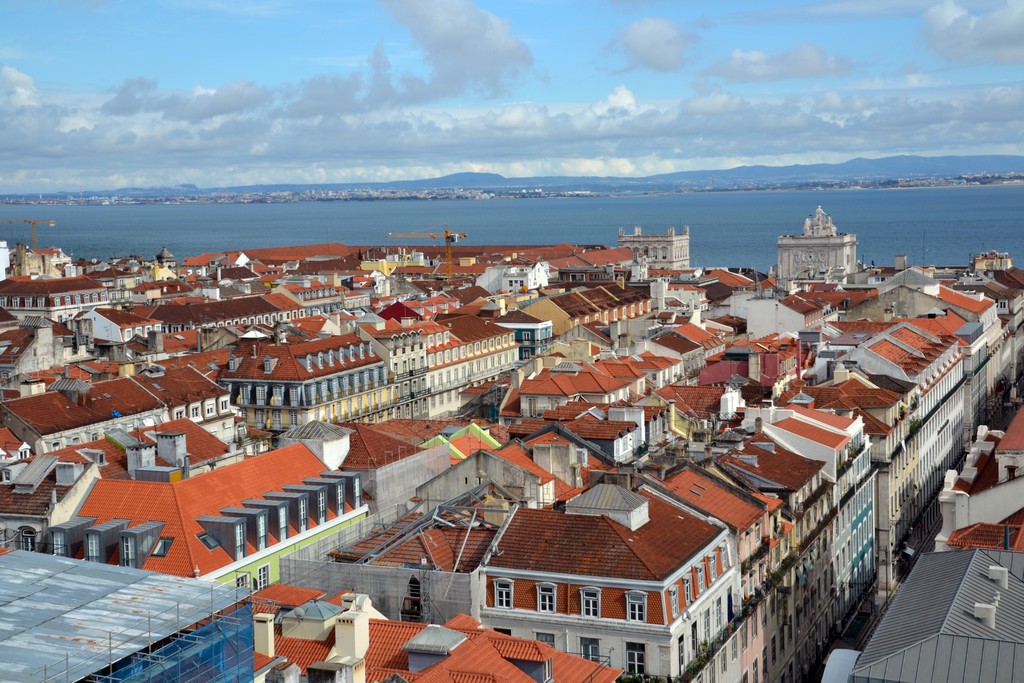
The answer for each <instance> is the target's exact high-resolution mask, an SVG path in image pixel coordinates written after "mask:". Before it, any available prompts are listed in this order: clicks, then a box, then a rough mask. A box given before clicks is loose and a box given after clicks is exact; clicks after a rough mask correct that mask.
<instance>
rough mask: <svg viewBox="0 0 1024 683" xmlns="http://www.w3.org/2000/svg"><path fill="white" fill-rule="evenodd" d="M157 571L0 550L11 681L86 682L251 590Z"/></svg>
mask: <svg viewBox="0 0 1024 683" xmlns="http://www.w3.org/2000/svg"><path fill="white" fill-rule="evenodd" d="M240 591H243V589H236V588H234V587H232V586H224V585H221V584H218V583H214V582H210V581H200V580H198V579H189V578H183V577H177V576H169V575H166V574H158V573H156V572H149V571H144V570H141V569H131V568H129V567H115V566H112V565H108V564H103V563H99V562H85V561H83V560H74V559H70V558H66V557H55V556H53V555H44V554H42V553H35V552H27V551H22V550H15V551H11V552H7V553H0V669H2V670H3V679H4V680H5V681H26V682H28V681H41V680H49V679H51V678H52V679H54V680H65V679H67V680H73V681H75V680H79V679H81V678H84V677H86V676H88V675H90V674H93V673H96V672H98V671H101V670H103V669H105V668H106V667H107V666H108V665H109V664H110V663H111V662H112V661H113V662H117V661H119V660H121V659H124V658H125V657H127V656H129V655H131V654H133V653H135V652H139V651H141V650H144V649H145V648H146V647H148V646H149V645H150V643H153V642H156V641H159V640H161V639H163V638H166V637H168V636H171V635H173V634H175V633H177V632H178V631H180V630H182V629H185V628H188V627H189V626H192V625H193V624H195V623H197V622H199V621H201V620H202V619H205V618H207V617H209V616H210V615H211V614H213V613H215V612H218V611H220V610H222V609H226V608H228V607H231V606H232V605H234V604H235V603H237V602H238V601H239V600H240V599H241V598H243V597H245V596H246V595H247V592H244V591H243V592H240Z"/></svg>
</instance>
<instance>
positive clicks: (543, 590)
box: [537, 583, 558, 612]
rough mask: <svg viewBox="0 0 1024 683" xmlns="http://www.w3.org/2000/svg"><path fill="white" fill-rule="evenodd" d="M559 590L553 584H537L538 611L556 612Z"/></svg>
mask: <svg viewBox="0 0 1024 683" xmlns="http://www.w3.org/2000/svg"><path fill="white" fill-rule="evenodd" d="M557 595H558V588H557V587H556V586H555V584H553V583H538V584H537V611H538V612H554V611H555V602H556V598H557Z"/></svg>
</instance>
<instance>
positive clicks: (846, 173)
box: [8, 155, 1024, 197]
mask: <svg viewBox="0 0 1024 683" xmlns="http://www.w3.org/2000/svg"><path fill="white" fill-rule="evenodd" d="M1007 174H1024V156H1010V155H987V156H942V157H921V156H893V157H884V158H880V159H863V158H857V159H851V160H850V161H845V162H843V163H839V164H797V165H791V166H738V167H736V168H730V169H724V170H713V171H712V170H705V171H677V172H675V173H663V174H660V175H653V176H646V177H638V178H625V177H595V176H539V177H529V178H506V177H505V176H502V175H499V174H497V173H454V174H452V175H446V176H442V177H440V178H424V179H421V180H397V181H392V182H379V183H365V182H364V183H330V184H305V185H296V184H288V185H244V186H231V187H212V188H204V189H200V188H197V187H196V186H195V185H177V186H175V187H150V188H138V187H130V188H119V189H116V190H86V191H84V192H83V194H85V195H88V196H111V195H119V196H135V197H146V196H152V197H159V196H168V195H176V194H183V193H184V194H194V195H207V194H214V193H218V192H221V193H231V194H244V193H249V192H251V193H269V192H304V191H307V190H325V191H330V190H335V191H337V190H370V191H373V190H392V191H395V190H398V191H401V190H405V191H412V190H427V191H429V190H453V189H467V190H492V191H496V192H502V191H503V192H508V191H521V190H535V189H540V190H542V191H546V192H566V191H590V192H665V191H678V190H687V189H691V190H708V189H711V190H730V189H751V188H753V189H756V188H764V189H769V188H786V187H801V186H807V185H815V184H857V183H865V184H871V185H879V184H883V185H884V184H885V183H895V182H896V181H898V180H900V179H923V178H959V177H964V176H981V175H1007ZM69 194H71V195H78V194H79V191H77V190H76V191H73V192H55V193H51V194H50V195H44V196H56V197H64V196H67V195H69ZM8 196H14V195H8ZM33 196H35V195H33Z"/></svg>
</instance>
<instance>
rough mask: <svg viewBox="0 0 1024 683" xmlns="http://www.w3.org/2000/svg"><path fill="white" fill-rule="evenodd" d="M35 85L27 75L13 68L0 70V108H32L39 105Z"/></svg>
mask: <svg viewBox="0 0 1024 683" xmlns="http://www.w3.org/2000/svg"><path fill="white" fill-rule="evenodd" d="M36 95H37V93H36V84H35V82H34V81H33V80H32V77H31V76H29V75H28V74H25V73H22V72H21V71H18V70H17V69H15V68H14V67H13V66H5V67H3V68H0V106H2V105H3V103H5V102H6V103H7V104H8V105H10V106H12V107H34V106H36V105H38V104H39V102H38V99H37V97H36Z"/></svg>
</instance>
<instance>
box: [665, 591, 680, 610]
mask: <svg viewBox="0 0 1024 683" xmlns="http://www.w3.org/2000/svg"><path fill="white" fill-rule="evenodd" d="M668 604H669V607H670V608H671V609H672V616H673V617H675V616H676V615H678V614H679V586H670V587H669V589H668Z"/></svg>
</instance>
